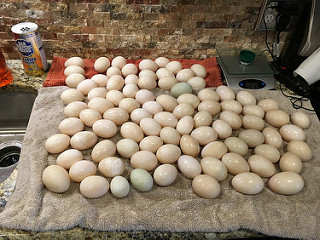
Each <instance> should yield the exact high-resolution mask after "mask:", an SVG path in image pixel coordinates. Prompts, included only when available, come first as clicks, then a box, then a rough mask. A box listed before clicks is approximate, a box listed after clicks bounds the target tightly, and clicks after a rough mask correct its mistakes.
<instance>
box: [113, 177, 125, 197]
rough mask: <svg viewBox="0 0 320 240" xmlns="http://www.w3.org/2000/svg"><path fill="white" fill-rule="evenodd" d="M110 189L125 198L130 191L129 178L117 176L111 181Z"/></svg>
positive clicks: (114, 194)
mask: <svg viewBox="0 0 320 240" xmlns="http://www.w3.org/2000/svg"><path fill="white" fill-rule="evenodd" d="M110 191H111V193H112V195H113V196H115V197H117V198H124V197H126V196H127V195H128V193H129V191H130V184H129V182H128V180H127V179H126V178H124V177H122V176H115V177H114V178H112V180H111V182H110Z"/></svg>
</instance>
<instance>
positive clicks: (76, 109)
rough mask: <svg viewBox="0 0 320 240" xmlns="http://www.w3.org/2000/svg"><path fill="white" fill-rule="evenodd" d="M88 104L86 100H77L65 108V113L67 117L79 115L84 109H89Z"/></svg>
mask: <svg viewBox="0 0 320 240" xmlns="http://www.w3.org/2000/svg"><path fill="white" fill-rule="evenodd" d="M87 108H88V106H87V104H85V103H84V102H81V101H75V102H71V103H69V104H68V105H67V106H66V107H65V108H64V110H63V112H64V115H66V117H79V114H80V112H81V111H82V110H83V109H87Z"/></svg>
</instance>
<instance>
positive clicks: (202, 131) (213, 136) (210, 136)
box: [191, 126, 218, 146]
mask: <svg viewBox="0 0 320 240" xmlns="http://www.w3.org/2000/svg"><path fill="white" fill-rule="evenodd" d="M191 136H192V137H193V138H194V139H195V140H196V141H197V142H198V143H199V144H200V145H202V146H204V145H207V144H208V143H210V142H213V141H215V140H217V138H218V134H217V132H216V131H215V130H214V129H213V128H212V127H208V126H202V127H198V128H195V129H194V130H193V131H192V132H191Z"/></svg>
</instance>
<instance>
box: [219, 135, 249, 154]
mask: <svg viewBox="0 0 320 240" xmlns="http://www.w3.org/2000/svg"><path fill="white" fill-rule="evenodd" d="M224 143H225V144H226V145H227V147H228V150H229V152H234V153H238V154H239V155H241V156H245V155H247V153H248V152H249V147H248V144H247V143H246V142H245V141H243V140H241V139H240V138H238V137H228V138H227V139H226V140H224Z"/></svg>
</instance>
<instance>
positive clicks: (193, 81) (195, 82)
mask: <svg viewBox="0 0 320 240" xmlns="http://www.w3.org/2000/svg"><path fill="white" fill-rule="evenodd" d="M187 83H188V84H190V85H191V87H192V89H193V90H195V91H199V90H201V89H204V88H205V87H206V85H207V82H206V81H205V80H204V78H202V77H192V78H190V79H189V80H188V81H187Z"/></svg>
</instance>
